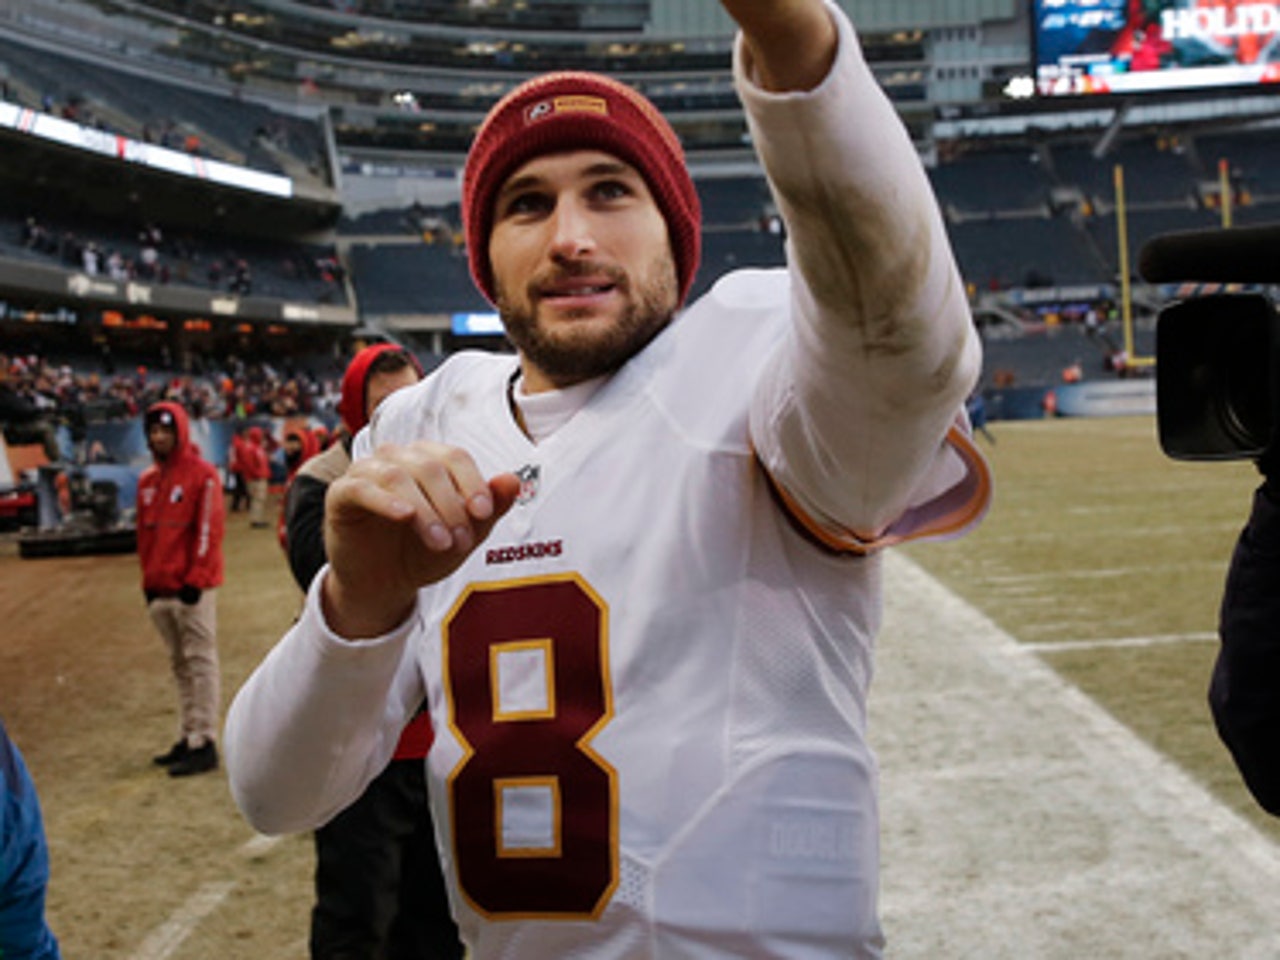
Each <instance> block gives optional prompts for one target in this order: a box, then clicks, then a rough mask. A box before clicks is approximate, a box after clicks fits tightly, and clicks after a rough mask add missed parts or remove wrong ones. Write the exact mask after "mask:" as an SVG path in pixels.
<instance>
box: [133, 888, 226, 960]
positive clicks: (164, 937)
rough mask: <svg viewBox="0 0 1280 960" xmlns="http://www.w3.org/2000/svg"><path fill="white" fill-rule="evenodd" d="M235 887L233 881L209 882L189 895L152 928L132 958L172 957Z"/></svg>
mask: <svg viewBox="0 0 1280 960" xmlns="http://www.w3.org/2000/svg"><path fill="white" fill-rule="evenodd" d="M235 886H236V884H235V881H234V880H224V881H221V882H218V883H206V884H205V885H204V886H202V887H201V888H200V889H199V890H197V891H196V892H195V893H194V894H192V895H191V896H190V897H188V898H187V900H186V902H185V903H183V904H182V906H180V907H179V908H178V909H177V910H175V911H174V913H173V915H172V916H171V917H169V919H168V920H166V921H165V922H164V923H162V924H160V926H158V927H156V929H155V930H153V931H151V933H150V934H149V935H148V936H147V938H146V939H145V940H143V941H142V945H141V946H140V947H138V950H137V952H135V953H134V955H133V958H132V960H166V958H168V957H171V956H173V954H174V952H175V951H176V950H177V949H178V948H179V947H180V946H182V944H183V941H185V940H186V939H187V937H189V936H191V933H192V931H193V930H195V928H196V926H197V925H198V924H199V923H200V921H201V920H203V919H204V918H205V917H207V916H209V914H211V913H213V911H215V910H217V909H218V907H220V906H221V905H222V902H223V901H224V900H226V899H227V897H228V896H229V895H230V894H231V891H232V890H234V889H235Z"/></svg>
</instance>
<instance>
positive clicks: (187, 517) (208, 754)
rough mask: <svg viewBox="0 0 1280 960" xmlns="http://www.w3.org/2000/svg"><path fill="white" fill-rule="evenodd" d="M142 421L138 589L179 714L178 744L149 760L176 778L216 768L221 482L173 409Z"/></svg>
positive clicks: (165, 407) (168, 406)
mask: <svg viewBox="0 0 1280 960" xmlns="http://www.w3.org/2000/svg"><path fill="white" fill-rule="evenodd" d="M145 425H146V430H147V446H148V447H149V448H150V450H151V455H152V457H153V458H154V460H155V463H154V464H152V466H150V467H148V468H147V469H146V470H145V471H143V473H142V476H140V477H139V478H138V556H139V558H140V560H141V562H142V590H143V593H144V594H145V595H146V598H147V613H148V614H150V616H151V622H152V623H154V624H155V625H156V630H158V631H159V633H160V636H161V637H162V638H163V639H164V642H165V645H166V646H167V647H168V649H169V660H170V664H171V666H172V668H173V676H174V680H175V681H176V682H177V686H178V702H179V707H180V712H181V726H180V736H179V738H178V741H177V742H176V743H175V744H174V745H173V746H172V747H171V748H170V749H169V751H168V752H167V753H163V754H161V755H160V756H158V757H155V758H154V760H155V762H156V763H157V764H159V765H161V766H164V767H168V768H169V773H170V775H171V776H175V777H180V776H187V775H190V774H193V773H204V772H205V771H207V770H213V769H214V768H216V767H217V766H218V750H217V747H216V745H215V740H216V738H217V731H218V713H219V705H220V703H221V699H220V689H219V688H220V677H219V672H218V647H217V606H216V600H215V592H216V588H217V587H218V586H220V585H221V583H222V534H223V527H224V512H223V503H222V482H221V480H220V479H219V477H218V472H217V470H215V469H214V467H213V465H212V464H211V463H209V462H208V461H206V460H205V459H204V458H203V457H201V456H200V451H199V449H197V448H196V447H195V445H193V444H192V443H191V442H190V431H189V425H188V421H187V413H186V411H185V410H183V409H182V407H181V406H179V405H178V404H176V403H171V402H167V401H166V402H161V403H157V404H155V405H154V406H152V407H151V408H149V409H148V410H147V414H146V419H145Z"/></svg>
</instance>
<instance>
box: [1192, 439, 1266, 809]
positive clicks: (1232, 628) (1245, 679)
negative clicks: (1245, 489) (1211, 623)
mask: <svg viewBox="0 0 1280 960" xmlns="http://www.w3.org/2000/svg"><path fill="white" fill-rule="evenodd" d="M1258 469H1259V471H1261V473H1262V475H1263V478H1264V481H1263V483H1262V485H1261V486H1260V487H1258V489H1257V490H1256V491H1255V492H1254V495H1253V509H1252V511H1251V512H1250V514H1249V520H1248V523H1247V524H1246V525H1245V528H1244V530H1243V531H1241V533H1240V538H1239V539H1238V540H1237V542H1236V547H1235V552H1234V553H1233V554H1232V557H1231V566H1230V568H1229V569H1228V571H1227V583H1226V589H1225V591H1224V593H1223V597H1222V608H1221V611H1220V613H1219V623H1218V633H1219V635H1220V636H1221V638H1222V646H1221V649H1220V650H1219V652H1218V659H1217V662H1216V663H1215V664H1214V668H1213V679H1212V681H1211V683H1210V686H1209V705H1210V707H1211V708H1212V709H1213V719H1214V722H1215V723H1216V724H1217V726H1218V735H1219V736H1220V737H1221V738H1222V741H1223V743H1225V744H1226V745H1227V747H1228V748H1229V749H1230V750H1231V755H1232V756H1233V757H1234V758H1235V761H1236V766H1237V767H1239V769H1240V773H1241V775H1242V776H1243V777H1244V781H1245V784H1246V785H1247V786H1248V788H1249V791H1250V792H1251V793H1252V794H1253V796H1254V798H1255V799H1256V800H1257V801H1258V803H1259V804H1261V805H1262V807H1263V808H1264V809H1265V810H1267V812H1269V813H1273V814H1276V815H1280V451H1277V450H1274V449H1269V450H1268V451H1267V453H1265V454H1264V455H1263V456H1262V457H1260V458H1259V459H1258Z"/></svg>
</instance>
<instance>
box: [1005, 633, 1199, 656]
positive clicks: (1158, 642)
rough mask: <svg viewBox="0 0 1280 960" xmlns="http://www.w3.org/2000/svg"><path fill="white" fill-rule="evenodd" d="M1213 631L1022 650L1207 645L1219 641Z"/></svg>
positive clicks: (1024, 647)
mask: <svg viewBox="0 0 1280 960" xmlns="http://www.w3.org/2000/svg"><path fill="white" fill-rule="evenodd" d="M1217 639H1218V635H1217V634H1216V633H1214V632H1213V631H1211V630H1205V631H1203V632H1200V633H1166V634H1159V635H1157V636H1153V637H1111V638H1109V639H1104V640H1053V641H1046V642H1045V643H1039V642H1036V643H1027V644H1023V645H1022V646H1021V648H1020V649H1022V650H1025V651H1026V652H1027V653H1041V654H1043V653H1062V652H1064V651H1070V650H1107V649H1120V648H1124V647H1161V646H1167V645H1170V644H1179V643H1207V642H1209V641H1215V642H1216V641H1217Z"/></svg>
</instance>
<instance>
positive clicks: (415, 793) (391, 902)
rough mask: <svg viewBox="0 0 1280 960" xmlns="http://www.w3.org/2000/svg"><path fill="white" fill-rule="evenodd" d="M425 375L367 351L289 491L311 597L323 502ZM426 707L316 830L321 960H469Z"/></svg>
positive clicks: (405, 361)
mask: <svg viewBox="0 0 1280 960" xmlns="http://www.w3.org/2000/svg"><path fill="white" fill-rule="evenodd" d="M421 377H422V369H421V367H420V366H419V365H418V361H417V358H415V357H414V356H413V354H411V353H408V352H407V351H405V350H402V349H401V348H399V347H397V346H395V345H394V344H385V343H384V344H377V345H375V346H372V347H366V348H365V349H363V350H361V351H360V352H359V353H357V354H356V355H355V357H354V358H352V360H351V363H350V364H348V366H347V370H346V373H345V374H344V375H343V378H342V400H341V402H340V403H339V405H338V413H339V415H340V416H341V417H342V427H341V430H340V433H341V437H340V439H339V440H338V441H337V442H335V443H334V444H332V445H331V446H330V447H329V448H328V449H327V450H325V451H324V452H323V453H321V454H319V455H318V456H315V457H312V458H310V459H308V460H307V461H306V462H305V463H303V464H302V466H301V467H300V469H299V470H298V473H297V475H296V476H295V477H294V478H293V481H292V482H291V483H290V484H289V488H288V490H287V491H286V493H285V510H284V518H285V522H284V529H285V538H284V546H285V551H286V553H287V554H288V556H289V568H290V570H292V571H293V576H294V579H295V580H297V582H298V586H299V587H301V588H302V589H303V590H306V589H307V588H308V587H309V586H310V585H311V581H312V580H313V579H314V578H315V575H316V573H317V572H319V570H320V568H321V567H323V566H324V565H325V562H326V560H327V556H326V553H325V548H324V497H325V493H326V491H327V490H328V489H329V484H330V483H331V482H332V481H333V480H335V479H337V478H338V477H340V476H341V475H342V474H343V473H344V472H345V471H346V469H347V467H348V466H349V465H350V463H351V441H352V438H353V437H354V436H355V435H356V434H357V433H358V432H359V431H360V429H361V428H362V427H363V426H364V425H365V424H366V423H368V422H369V418H370V417H371V416H373V411H374V410H375V409H376V408H377V407H378V404H380V403H381V402H382V401H383V400H384V399H385V398H386V397H387V396H389V395H390V394H391V393H393V392H395V391H396V390H399V389H401V388H402V387H409V386H412V385H413V384H415V383H417V382H418V380H420V379H421ZM431 740H432V732H431V718H430V716H429V715H428V714H427V713H426V711H425V710H420V711H419V712H418V714H417V715H416V716H415V717H414V718H413V719H412V720H410V721H409V723H408V725H407V726H406V727H405V728H404V731H403V732H402V733H401V734H400V742H399V743H398V744H397V745H396V750H395V754H394V755H393V756H392V758H391V762H390V763H389V764H388V765H387V767H386V769H385V770H383V771H382V773H381V774H379V775H378V776H377V777H376V778H375V779H374V780H373V782H371V783H370V784H369V786H368V787H367V788H366V789H365V791H364V793H363V794H361V795H360V797H359V798H358V799H357V800H356V801H355V802H354V803H352V804H351V806H349V807H347V808H346V809H345V810H343V811H342V812H341V813H339V814H338V815H337V816H336V817H334V819H332V820H330V821H329V822H328V823H327V824H325V825H324V826H323V827H321V828H320V829H319V830H317V831H316V834H315V844H316V875H315V886H316V903H315V907H314V908H313V909H312V912H311V937H310V941H311V956H312V958H313V960H338V958H348V957H365V958H373V957H389V958H390V957H416V958H422V960H454V958H460V957H461V956H462V944H461V941H460V940H459V939H458V928H457V926H456V925H455V924H454V922H453V918H452V916H451V915H450V913H449V903H448V895H447V894H446V893H445V886H444V876H443V874H442V872H441V869H440V860H439V856H438V855H437V852H436V845H435V832H434V827H433V825H432V820H431V810H430V807H429V806H428V805H427V785H426V769H425V763H426V760H425V758H426V755H427V750H428V748H429V747H430V746H431Z"/></svg>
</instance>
